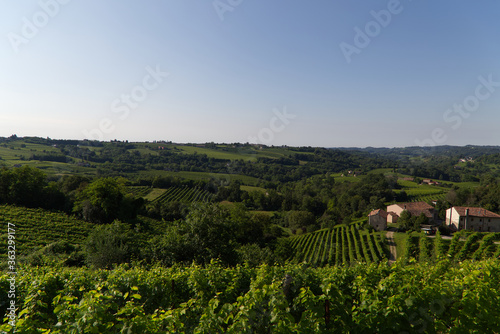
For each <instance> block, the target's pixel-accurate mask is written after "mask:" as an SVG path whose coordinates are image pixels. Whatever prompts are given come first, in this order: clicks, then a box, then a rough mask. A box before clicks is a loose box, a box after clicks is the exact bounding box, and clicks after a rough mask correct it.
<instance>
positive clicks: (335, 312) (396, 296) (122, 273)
mask: <svg viewBox="0 0 500 334" xmlns="http://www.w3.org/2000/svg"><path fill="white" fill-rule="evenodd" d="M6 279H7V275H5V274H4V275H0V295H6V294H7V291H8V289H9V285H8V282H7V281H6ZM17 283H18V299H17V302H18V305H19V309H18V311H17V314H18V317H19V320H18V321H17V328H16V329H17V331H18V332H21V333H34V332H39V333H44V332H47V333H48V332H49V330H50V333H55V334H57V333H65V334H66V333H127V332H128V333H373V332H382V333H394V332H397V333H398V332H408V333H420V332H427V333H457V332H458V333H486V332H493V333H495V332H499V331H500V310H499V309H498V307H497V306H498V299H499V298H500V295H499V294H500V262H499V260H495V259H489V260H482V261H477V262H470V261H464V262H462V263H452V262H449V261H446V260H445V261H440V262H438V263H436V265H434V266H429V265H428V264H425V263H422V264H418V263H416V264H412V265H403V264H402V263H399V262H398V263H396V264H394V265H392V266H391V267H388V266H387V265H386V264H380V265H374V264H371V265H359V266H354V267H325V268H317V269H315V268H311V267H307V266H304V265H286V266H282V267H271V266H266V265H263V266H260V267H256V268H250V267H240V266H237V267H234V268H224V267H222V266H221V265H220V264H218V263H216V262H212V263H210V264H207V266H206V267H200V266H196V265H193V266H190V267H184V268H181V267H172V268H162V267H153V268H149V269H142V268H132V269H126V268H125V267H119V268H116V269H114V270H112V271H108V270H98V271H91V270H88V269H62V270H61V269H51V268H23V270H22V271H20V273H19V275H18V277H17ZM5 310H6V305H5V303H3V304H2V303H0V312H2V313H5ZM10 329H11V327H10V326H9V325H8V324H7V318H5V319H4V320H3V323H0V331H5V332H9V331H10ZM33 329H36V331H34V330H33Z"/></svg>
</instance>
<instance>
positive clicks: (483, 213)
mask: <svg viewBox="0 0 500 334" xmlns="http://www.w3.org/2000/svg"><path fill="white" fill-rule="evenodd" d="M453 208H454V209H455V210H456V211H457V212H458V214H459V215H460V216H465V215H466V210H467V209H469V216H470V217H485V218H500V215H498V214H496V213H494V212H491V211H489V210H486V209H482V208H472V207H466V206H454V207H453Z"/></svg>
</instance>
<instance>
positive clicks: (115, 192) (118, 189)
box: [73, 177, 143, 224]
mask: <svg viewBox="0 0 500 334" xmlns="http://www.w3.org/2000/svg"><path fill="white" fill-rule="evenodd" d="M142 203H143V201H142V200H136V199H134V198H133V196H127V192H126V190H125V187H124V185H123V184H122V183H120V182H119V181H118V180H117V179H115V178H110V177H108V178H102V179H97V180H95V181H94V182H92V183H90V184H89V185H88V186H87V187H86V188H85V189H84V190H83V191H81V192H80V193H78V195H77V201H76V202H75V207H74V209H73V211H74V212H77V213H79V214H80V215H81V216H82V217H83V219H85V220H86V221H88V222H91V223H97V224H107V223H111V222H112V221H113V220H115V219H122V220H125V219H131V218H135V217H136V215H137V210H138V209H139V208H140V207H141V206H142Z"/></svg>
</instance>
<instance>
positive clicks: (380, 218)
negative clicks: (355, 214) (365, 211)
mask: <svg viewBox="0 0 500 334" xmlns="http://www.w3.org/2000/svg"><path fill="white" fill-rule="evenodd" d="M368 224H370V226H372V227H373V228H374V229H375V230H377V231H383V230H385V229H386V228H387V212H386V211H384V210H382V209H378V210H373V211H372V212H370V214H369V215H368Z"/></svg>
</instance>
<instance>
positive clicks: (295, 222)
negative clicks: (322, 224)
mask: <svg viewBox="0 0 500 334" xmlns="http://www.w3.org/2000/svg"><path fill="white" fill-rule="evenodd" d="M315 223H316V219H315V217H314V215H313V214H312V213H311V212H309V211H296V210H292V211H290V212H288V213H287V215H286V217H285V224H286V226H288V227H290V228H293V229H297V228H304V227H307V226H309V225H314V224H315Z"/></svg>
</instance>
